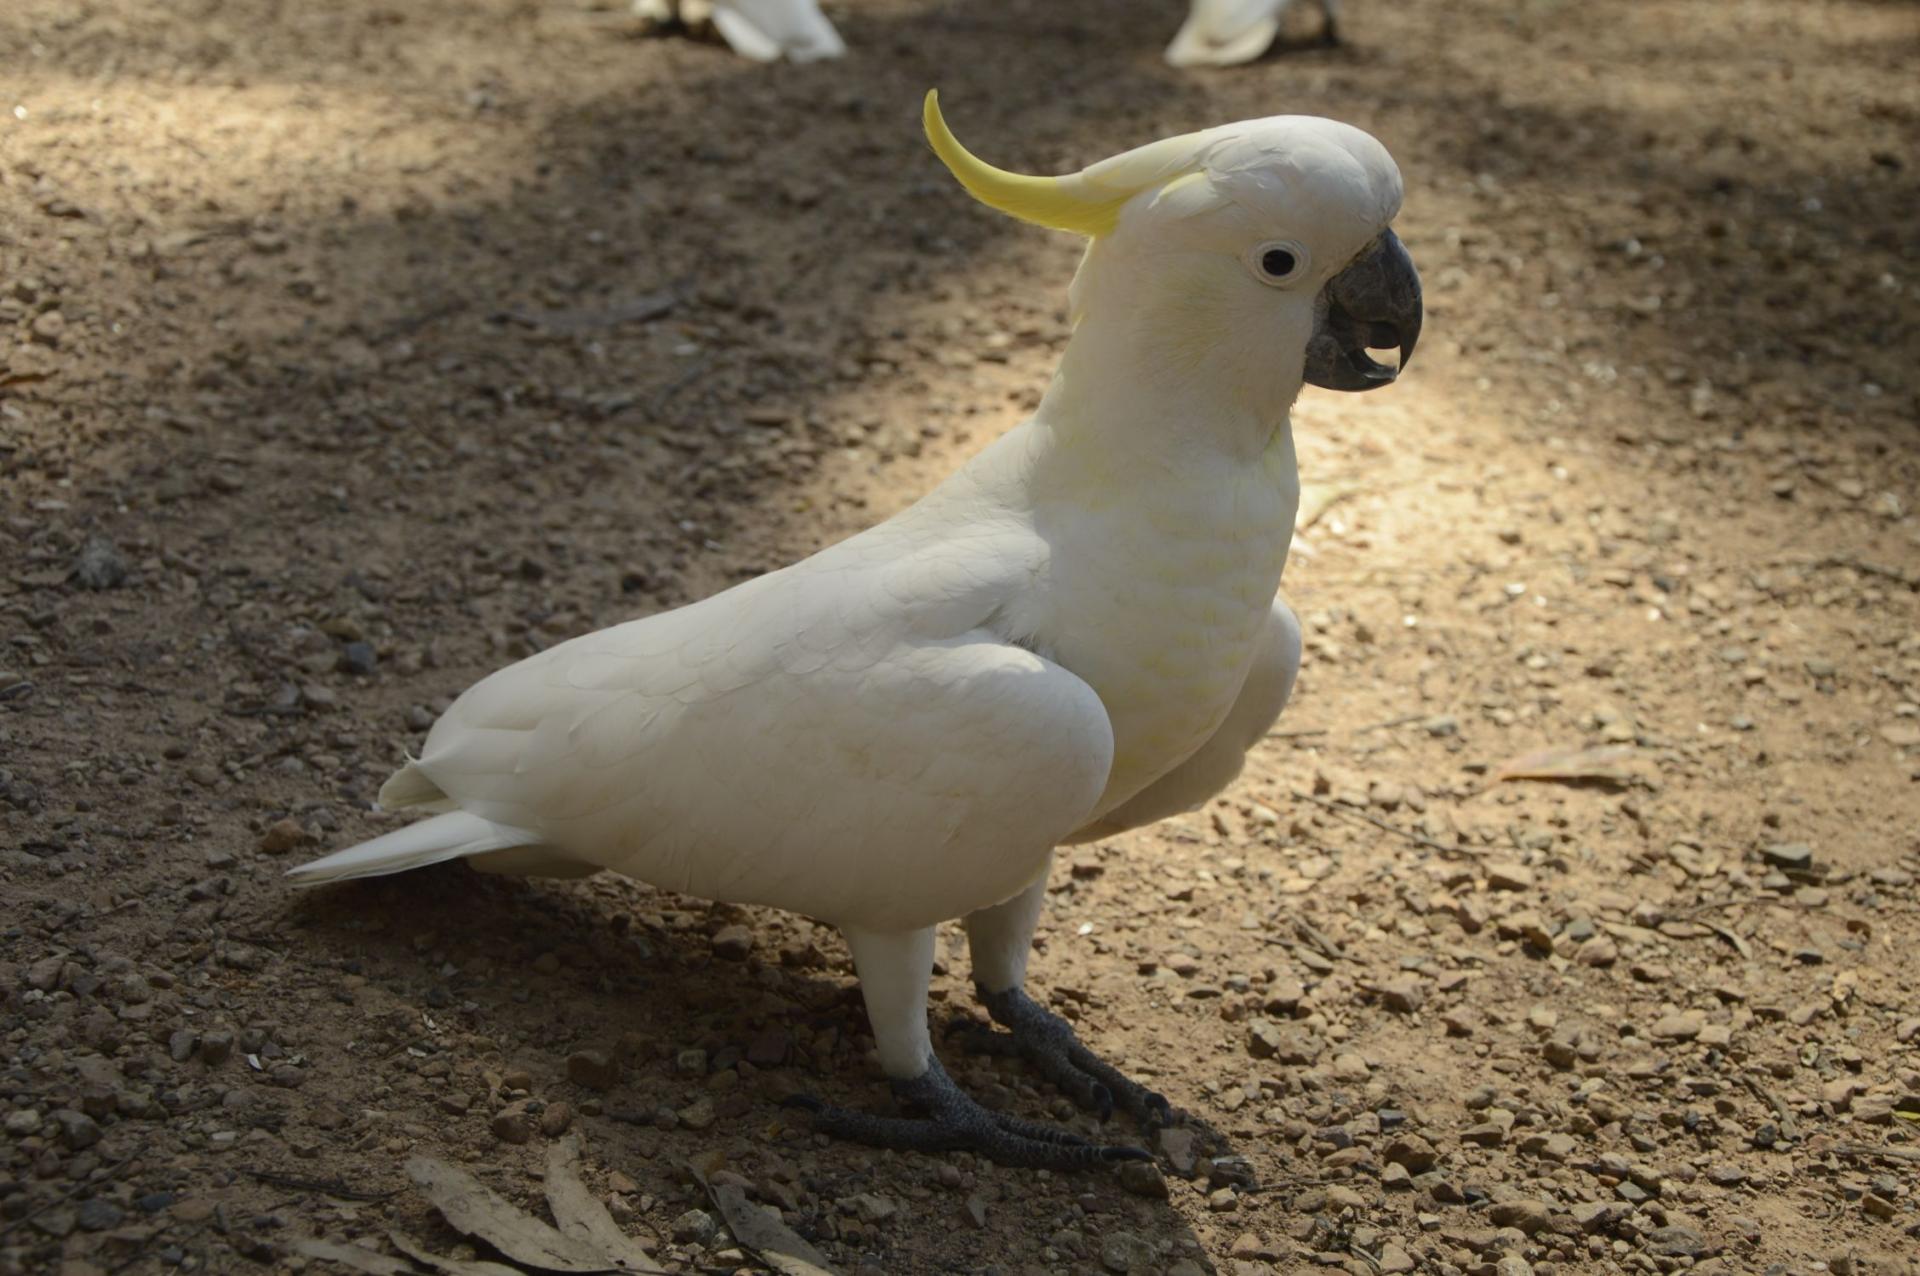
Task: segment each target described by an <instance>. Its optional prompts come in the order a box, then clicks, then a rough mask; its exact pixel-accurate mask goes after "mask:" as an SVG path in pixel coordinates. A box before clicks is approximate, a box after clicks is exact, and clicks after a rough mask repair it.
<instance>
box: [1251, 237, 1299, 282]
mask: <svg viewBox="0 0 1920 1276" xmlns="http://www.w3.org/2000/svg"><path fill="white" fill-rule="evenodd" d="M1248 264H1249V265H1250V266H1252V268H1253V273H1254V274H1255V275H1256V276H1257V277H1258V278H1259V280H1260V282H1261V283H1263V284H1273V285H1274V286H1276V287H1282V286H1285V285H1287V284H1290V283H1292V282H1294V281H1295V280H1296V279H1299V278H1300V277H1301V276H1302V275H1304V274H1306V273H1307V250H1306V246H1305V245H1303V244H1299V243H1295V242H1294V241H1293V240H1291V239H1279V240H1273V241H1271V242H1269V243H1264V244H1261V245H1260V246H1259V247H1257V248H1255V249H1254V250H1253V252H1252V253H1251V254H1249V262H1248Z"/></svg>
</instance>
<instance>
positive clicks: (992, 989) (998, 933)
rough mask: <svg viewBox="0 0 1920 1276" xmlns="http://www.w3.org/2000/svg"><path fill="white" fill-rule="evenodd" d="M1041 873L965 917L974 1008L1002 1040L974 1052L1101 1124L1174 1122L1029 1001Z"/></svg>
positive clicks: (986, 1040)
mask: <svg viewBox="0 0 1920 1276" xmlns="http://www.w3.org/2000/svg"><path fill="white" fill-rule="evenodd" d="M1046 894H1047V877H1046V874H1045V873H1044V872H1043V873H1042V874H1041V875H1040V876H1039V877H1038V878H1037V879H1035V881H1034V882H1033V884H1032V885H1031V886H1029V887H1027V889H1026V890H1024V891H1022V892H1020V894H1018V895H1015V896H1014V897H1013V898H1012V899H1010V900H1008V901H1007V902H1006V903H1004V904H997V905H995V906H994V907H992V908H983V909H981V910H980V911H978V912H975V913H969V914H968V915H967V918H966V927H967V940H968V942H969V944H970V945H971V946H972V950H973V981H974V982H973V986H974V991H975V992H976V993H977V994H978V995H979V998H980V1004H981V1005H983V1006H985V1007H986V1008H987V1013H988V1014H989V1015H991V1016H993V1021H994V1022H995V1023H997V1024H999V1025H1000V1026H1001V1027H1003V1028H1005V1029H1007V1032H1006V1033H1005V1034H1001V1033H991V1032H990V1033H987V1034H984V1036H983V1037H978V1038H976V1045H977V1046H979V1047H980V1048H984V1049H986V1050H988V1051H991V1052H992V1053H995V1054H1017V1055H1019V1056H1020V1057H1021V1058H1023V1059H1025V1060H1027V1061H1028V1062H1029V1063H1031V1064H1033V1066H1034V1067H1035V1068H1037V1069H1039V1071H1040V1075H1041V1076H1043V1077H1045V1078H1046V1079H1047V1080H1049V1081H1051V1082H1053V1084H1054V1085H1056V1086H1058V1087H1059V1088H1060V1090H1061V1092H1062V1093H1064V1094H1065V1095H1067V1097H1068V1098H1070V1099H1072V1100H1073V1101H1074V1102H1075V1103H1077V1104H1079V1105H1080V1106H1081V1107H1083V1108H1086V1109H1088V1110H1090V1111H1092V1112H1094V1113H1095V1114H1097V1115H1098V1116H1099V1117H1100V1119H1101V1120H1102V1121H1104V1120H1106V1119H1107V1118H1108V1117H1109V1116H1111V1115H1112V1114H1113V1110H1114V1109H1115V1108H1116V1107H1117V1108H1119V1109H1120V1110H1121V1111H1122V1112H1125V1113H1126V1114H1127V1115H1128V1116H1131V1117H1132V1118H1133V1119H1134V1120H1136V1121H1139V1122H1140V1123H1141V1124H1143V1125H1149V1126H1152V1125H1165V1124H1167V1123H1168V1122H1170V1121H1171V1120H1172V1119H1173V1109H1172V1107H1171V1106H1170V1105H1169V1104H1168V1103H1167V1101H1166V1099H1165V1098H1163V1097H1161V1096H1160V1095H1159V1094H1156V1093H1155V1092H1153V1091H1152V1090H1149V1089H1147V1087H1145V1086H1143V1085H1141V1084H1140V1083H1139V1082H1137V1081H1135V1080H1133V1079H1132V1078H1130V1077H1128V1076H1126V1075H1125V1074H1124V1073H1122V1072H1121V1071H1120V1070H1119V1069H1118V1068H1115V1067H1114V1066H1113V1065H1112V1064H1110V1063H1107V1062H1106V1061H1105V1060H1104V1059H1101V1058H1100V1057H1099V1056H1098V1055H1096V1054H1094V1053H1093V1051H1091V1050H1089V1049H1087V1047H1086V1046H1085V1045H1083V1044H1082V1043H1081V1041H1080V1038H1079V1037H1078V1036H1077V1035H1076V1034H1075V1033H1074V1031H1073V1026H1072V1025H1071V1024H1069V1023H1068V1022H1067V1021H1066V1020H1064V1019H1062V1018H1061V1017H1060V1016H1058V1015H1056V1014H1054V1013H1053V1012H1052V1011H1050V1010H1048V1009H1047V1008H1046V1007H1044V1006H1042V1005H1041V1004H1040V1003H1039V1002H1037V1001H1035V1000H1034V999H1033V998H1031V997H1029V996H1027V994H1026V992H1025V991H1024V990H1023V987H1022V985H1024V984H1025V983H1026V979H1027V953H1028V951H1029V950H1030V949H1031V947H1032V944H1033V928H1034V926H1035V925H1036V924H1037V923H1038V922H1039V920H1040V908H1041V906H1042V905H1043V904H1044V903H1045V901H1046Z"/></svg>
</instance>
